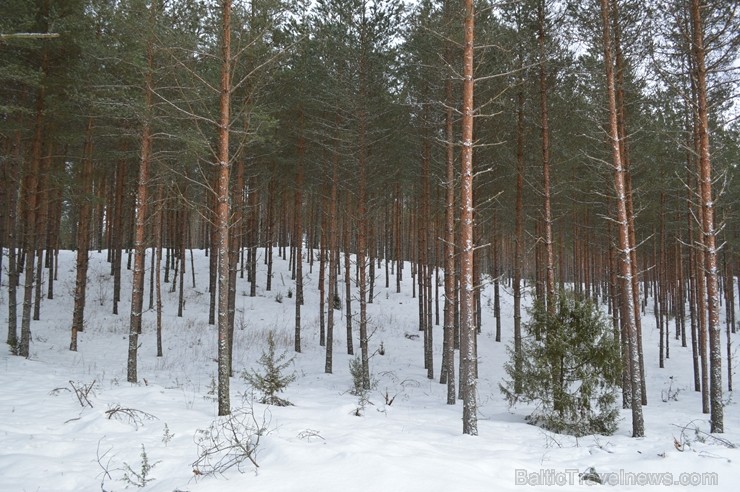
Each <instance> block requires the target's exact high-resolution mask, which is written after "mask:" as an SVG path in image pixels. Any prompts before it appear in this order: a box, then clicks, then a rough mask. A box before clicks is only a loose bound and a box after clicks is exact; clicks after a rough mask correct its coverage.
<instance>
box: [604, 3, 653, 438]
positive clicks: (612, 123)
mask: <svg viewBox="0 0 740 492" xmlns="http://www.w3.org/2000/svg"><path fill="white" fill-rule="evenodd" d="M601 20H602V28H603V44H604V66H605V71H606V86H607V98H608V103H609V145H610V147H611V153H612V156H611V157H612V165H613V168H614V189H615V192H616V196H617V200H616V206H617V236H618V248H619V271H620V275H621V278H620V280H621V284H622V285H621V293H622V297H621V302H622V313H623V316H622V318H623V323H625V326H626V332H627V333H626V335H627V337H628V340H629V350H630V360H629V363H630V376H631V380H630V384H631V387H632V395H631V396H632V401H631V402H630V404H631V409H632V435H633V437H642V436H644V435H645V424H644V421H643V415H642V398H641V392H642V391H641V386H640V378H641V374H640V365H639V357H638V353H637V330H636V327H635V313H634V304H633V302H632V299H633V298H632V267H631V256H630V249H631V247H632V245H631V244H630V238H629V225H628V224H629V223H628V218H627V205H626V200H625V183H624V181H625V179H624V167H623V165H622V155H621V152H620V145H619V129H618V123H617V103H616V91H615V85H614V66H613V64H612V50H611V35H610V32H609V31H610V29H609V25H610V23H609V1H608V0H601Z"/></svg>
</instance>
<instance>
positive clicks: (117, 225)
mask: <svg viewBox="0 0 740 492" xmlns="http://www.w3.org/2000/svg"><path fill="white" fill-rule="evenodd" d="M125 179H126V161H124V160H123V159H120V160H119V161H118V164H117V166H116V174H115V180H116V187H115V193H114V195H115V197H114V200H113V226H112V229H113V230H112V231H111V235H112V237H111V243H112V244H111V249H112V253H113V258H112V260H113V261H112V262H111V269H112V270H113V272H112V273H113V314H116V315H117V314H118V303H119V302H120V301H121V256H122V255H123V250H122V246H123V231H122V230H121V228H122V226H121V216H122V215H123V193H124V181H125Z"/></svg>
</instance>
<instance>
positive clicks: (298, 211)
mask: <svg viewBox="0 0 740 492" xmlns="http://www.w3.org/2000/svg"><path fill="white" fill-rule="evenodd" d="M299 120H300V125H301V127H300V132H301V133H300V136H299V139H298V169H297V170H296V178H295V185H296V191H295V205H294V207H295V238H294V240H293V242H294V243H295V257H294V258H295V259H294V260H293V261H294V265H295V340H294V342H295V347H294V348H295V351H296V352H300V351H301V305H302V304H303V181H304V176H303V160H304V158H305V153H306V142H305V139H304V137H303V110H301V112H300V118H299ZM331 254H332V255H333V254H334V250H332V253H331ZM329 263H330V268H331V262H329ZM329 290H331V288H330V289H329ZM329 311H330V314H329V316H333V315H332V314H331V311H332V306H331V304H330V305H329Z"/></svg>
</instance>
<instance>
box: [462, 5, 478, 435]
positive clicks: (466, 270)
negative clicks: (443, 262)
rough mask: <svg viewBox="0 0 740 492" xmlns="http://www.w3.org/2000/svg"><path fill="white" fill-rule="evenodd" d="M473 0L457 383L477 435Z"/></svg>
mask: <svg viewBox="0 0 740 492" xmlns="http://www.w3.org/2000/svg"><path fill="white" fill-rule="evenodd" d="M473 29H474V12H473V0H465V24H464V39H465V44H464V48H463V93H462V96H463V97H462V155H461V158H460V160H461V181H460V244H461V246H462V247H461V251H460V318H461V319H460V358H461V359H462V361H463V363H462V364H461V371H460V386H461V391H462V399H463V434H470V435H473V436H475V435H478V406H477V402H476V393H477V378H476V372H477V370H476V366H477V360H476V358H475V353H476V350H475V344H476V330H475V320H474V314H475V297H474V289H475V286H474V285H473V256H474V252H475V247H474V244H473V114H474V108H473V86H474V81H473V42H474V41H473V40H474V31H473Z"/></svg>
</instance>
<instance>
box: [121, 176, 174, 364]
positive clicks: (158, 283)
mask: <svg viewBox="0 0 740 492" xmlns="http://www.w3.org/2000/svg"><path fill="white" fill-rule="evenodd" d="M156 206H157V208H156V219H155V220H156V221H155V223H154V241H155V249H156V251H155V261H154V286H155V290H156V296H157V357H162V355H163V354H162V221H163V214H162V208H163V197H162V184H161V183H160V184H159V185H157V201H156ZM119 259H120V251H119ZM119 266H120V260H119Z"/></svg>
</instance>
